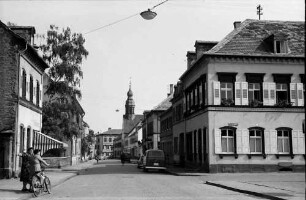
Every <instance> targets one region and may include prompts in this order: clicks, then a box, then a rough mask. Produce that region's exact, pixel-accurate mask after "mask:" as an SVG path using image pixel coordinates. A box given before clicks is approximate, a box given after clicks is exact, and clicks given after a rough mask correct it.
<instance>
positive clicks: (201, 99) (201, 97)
mask: <svg viewBox="0 0 306 200" xmlns="http://www.w3.org/2000/svg"><path fill="white" fill-rule="evenodd" d="M199 99H200V102H199V104H202V102H203V95H202V83H201V84H200V85H199Z"/></svg>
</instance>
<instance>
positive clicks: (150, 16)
mask: <svg viewBox="0 0 306 200" xmlns="http://www.w3.org/2000/svg"><path fill="white" fill-rule="evenodd" d="M167 1H169V0H165V1H163V2H161V3H159V4H157V5H155V6H153V7H152V8H151V9H148V10H146V11H143V12H141V13H140V15H141V17H142V18H144V19H145V20H151V19H154V18H155V17H156V15H157V14H156V12H154V11H152V10H153V9H154V8H156V7H157V6H160V5H161V4H163V3H166V2H167Z"/></svg>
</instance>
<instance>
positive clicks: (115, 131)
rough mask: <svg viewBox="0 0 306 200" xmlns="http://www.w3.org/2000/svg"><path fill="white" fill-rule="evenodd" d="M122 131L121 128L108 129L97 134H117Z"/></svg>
mask: <svg viewBox="0 0 306 200" xmlns="http://www.w3.org/2000/svg"><path fill="white" fill-rule="evenodd" d="M121 133H122V129H110V130H107V131H105V132H103V133H100V134H98V135H119V134H121Z"/></svg>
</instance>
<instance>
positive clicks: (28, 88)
mask: <svg viewBox="0 0 306 200" xmlns="http://www.w3.org/2000/svg"><path fill="white" fill-rule="evenodd" d="M26 99H27V100H30V76H27V77H26Z"/></svg>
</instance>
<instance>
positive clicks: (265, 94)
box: [262, 82, 269, 106]
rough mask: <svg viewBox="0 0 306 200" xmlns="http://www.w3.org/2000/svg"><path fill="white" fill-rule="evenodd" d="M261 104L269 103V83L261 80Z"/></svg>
mask: <svg viewBox="0 0 306 200" xmlns="http://www.w3.org/2000/svg"><path fill="white" fill-rule="evenodd" d="M262 87H263V105H265V106H267V105H269V83H267V82H263V83H262Z"/></svg>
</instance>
